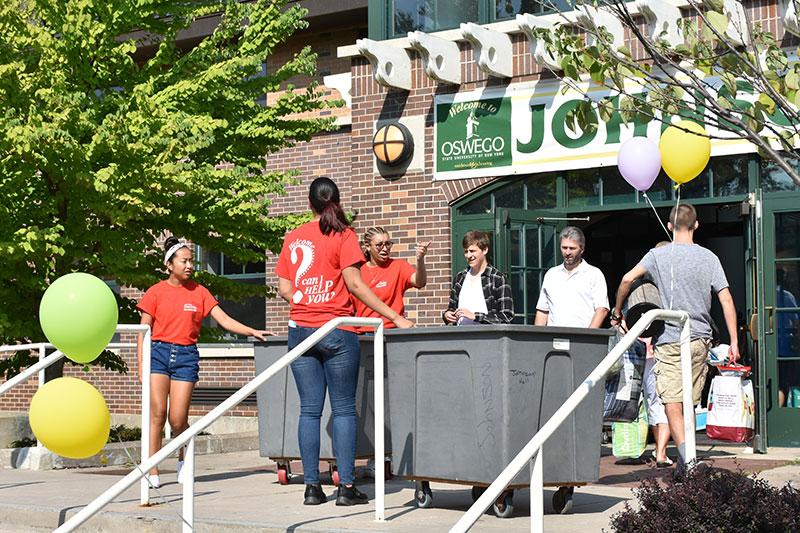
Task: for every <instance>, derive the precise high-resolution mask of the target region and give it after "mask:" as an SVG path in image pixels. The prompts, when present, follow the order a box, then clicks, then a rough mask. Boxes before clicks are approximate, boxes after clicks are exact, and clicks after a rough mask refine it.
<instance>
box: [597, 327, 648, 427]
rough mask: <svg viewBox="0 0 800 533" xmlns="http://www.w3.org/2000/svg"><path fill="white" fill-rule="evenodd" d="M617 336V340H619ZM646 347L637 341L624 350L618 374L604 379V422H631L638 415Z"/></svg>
mask: <svg viewBox="0 0 800 533" xmlns="http://www.w3.org/2000/svg"><path fill="white" fill-rule="evenodd" d="M619 338H621V337H619V335H618V336H617V340H619ZM646 358H647V347H646V346H645V344H644V342H642V341H640V340H637V341H636V342H634V343H633V344H631V346H630V347H629V348H628V349H627V350H625V353H623V354H622V357H621V359H620V361H621V364H620V369H619V372H617V373H615V374H609V375H608V377H607V378H606V394H605V399H604V404H603V421H604V422H632V421H634V420H636V418H637V416H638V413H639V400H640V399H641V397H642V379H643V377H644V364H645V359H646Z"/></svg>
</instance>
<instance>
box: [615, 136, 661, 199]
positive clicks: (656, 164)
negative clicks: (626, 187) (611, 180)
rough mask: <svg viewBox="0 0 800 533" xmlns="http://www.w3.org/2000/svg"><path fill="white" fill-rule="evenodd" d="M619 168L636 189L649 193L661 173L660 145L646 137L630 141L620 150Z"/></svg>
mask: <svg viewBox="0 0 800 533" xmlns="http://www.w3.org/2000/svg"><path fill="white" fill-rule="evenodd" d="M617 167H618V168H619V173H620V174H622V177H623V178H625V181H627V182H628V183H630V184H631V186H632V187H633V188H634V189H636V190H637V191H640V192H645V191H647V190H648V189H649V188H650V187H651V186H652V185H653V182H654V181H656V178H657V177H658V173H659V172H660V171H661V153H660V152H659V151H658V145H656V143H654V142H653V141H651V140H650V139H646V138H645V137H634V138H632V139H628V140H627V141H625V143H624V144H623V145H622V146H621V147H620V149H619V154H618V155H617Z"/></svg>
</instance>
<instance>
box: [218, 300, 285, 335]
mask: <svg viewBox="0 0 800 533" xmlns="http://www.w3.org/2000/svg"><path fill="white" fill-rule="evenodd" d="M211 318H213V319H214V320H216V321H217V323H218V324H219V325H220V326H222V327H223V328H225V329H226V330H228V331H230V332H231V333H236V334H237V335H247V336H248V337H255V338H257V339H259V340H262V341H263V340H264V339H265V338H266V337H267V336H268V335H272V333H270V332H269V331H266V330H261V329H254V328H251V327H250V326H245V325H244V324H242V323H241V322H239V321H238V320H236V319H233V318H231V317H230V316H229V315H228V313H226V312H225V311H223V310H222V308H221V307H220V306H218V305H215V306H214V308H213V309H212V310H211Z"/></svg>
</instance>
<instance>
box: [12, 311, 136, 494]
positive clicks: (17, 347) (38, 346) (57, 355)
mask: <svg viewBox="0 0 800 533" xmlns="http://www.w3.org/2000/svg"><path fill="white" fill-rule="evenodd" d="M114 331H115V332H116V333H131V332H137V331H138V332H140V333H144V339H145V343H144V351H143V354H142V361H143V366H144V367H145V368H146V369H147V374H148V375H149V374H150V326H147V325H143V324H118V325H117V327H116V329H115V330H114ZM136 346H137V344H136V343H131V342H112V343H109V344H108V345H107V346H106V349H109V348H110V349H115V348H135V347H136ZM52 348H55V346H53V345H52V344H50V343H49V342H38V343H35V344H8V345H3V346H0V353H3V352H20V351H23V350H38V351H39V362H38V363H36V364H35V365H31V366H30V367H28V368H26V369H25V370H23V371H22V372H20V373H19V374H17V375H16V376H14V377H13V378H11V379H9V380H8V381H6V382H5V383H3V384H2V385H0V395H2V394H3V393H5V392H7V391H9V390H11V389H13V388H14V387H16V386H17V385H19V384H20V383H24V382H25V381H27V380H28V379H30V378H31V377H32V376H33V375H34V374H36V373H37V372H38V373H39V383H38V385H37V390H38V389H41V388H42V385H44V379H45V376H44V370H45V368H47V367H49V366H50V365H52V364H54V363H56V362H57V361H59V360H60V359H61V358H63V357H64V354H63V353H61V352H60V351H58V350H56V351H55V352H53V353H51V354H50V355H47V350H48V349H52ZM145 361H146V362H145ZM149 399H150V380H149V379H148V380H147V384H146V385H145V384H142V454H147V453H149V449H150V448H149V445H150V423H149V420H150V400H149ZM145 443H147V444H145ZM36 446H37V447H39V448H41V447H42V443H41V442H40V441H39V440H38V439H37V440H36ZM142 491H143V493H144V496H143V498H147V493H148V490H147V485H146V484H144V487H143V488H142Z"/></svg>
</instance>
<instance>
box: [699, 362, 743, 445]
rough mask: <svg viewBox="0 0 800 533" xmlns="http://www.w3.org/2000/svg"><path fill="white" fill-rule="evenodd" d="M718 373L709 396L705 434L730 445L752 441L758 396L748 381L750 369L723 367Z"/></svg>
mask: <svg viewBox="0 0 800 533" xmlns="http://www.w3.org/2000/svg"><path fill="white" fill-rule="evenodd" d="M719 370H720V375H719V376H716V377H715V378H714V381H712V382H711V392H710V393H709V395H708V417H707V422H706V434H707V435H708V437H709V438H710V439H716V440H726V441H730V442H748V441H750V440H753V433H754V430H753V429H754V427H755V396H754V394H753V383H752V382H751V381H750V380H749V379H747V378H746V376H748V375H749V372H750V367H747V366H735V367H734V366H728V367H724V366H723V367H719Z"/></svg>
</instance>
